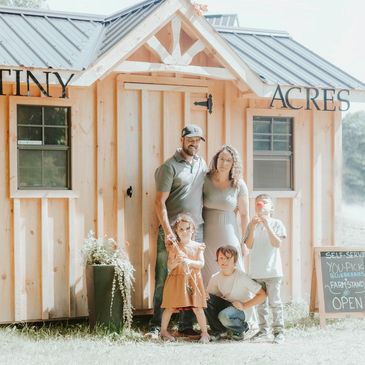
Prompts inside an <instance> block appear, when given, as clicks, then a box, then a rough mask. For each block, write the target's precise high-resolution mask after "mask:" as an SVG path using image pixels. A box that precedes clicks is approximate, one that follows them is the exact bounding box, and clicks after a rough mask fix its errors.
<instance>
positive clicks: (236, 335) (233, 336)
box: [230, 332, 245, 341]
mask: <svg viewBox="0 0 365 365" xmlns="http://www.w3.org/2000/svg"><path fill="white" fill-rule="evenodd" d="M230 337H231V339H232V340H235V341H243V340H244V339H245V335H244V334H243V333H240V332H232V333H231V336H230Z"/></svg>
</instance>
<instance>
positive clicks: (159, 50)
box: [146, 36, 176, 65]
mask: <svg viewBox="0 0 365 365" xmlns="http://www.w3.org/2000/svg"><path fill="white" fill-rule="evenodd" d="M146 44H147V46H148V48H149V49H150V50H151V51H152V52H153V53H156V54H157V55H158V56H159V57H160V59H161V61H162V62H163V63H165V64H167V65H171V64H174V63H176V61H175V59H174V58H173V57H172V56H171V55H170V53H169V52H168V51H167V50H166V48H165V47H164V45H163V44H162V43H161V42H160V41H159V40H158V39H157V38H156V37H155V36H153V37H151V38H150V39H149V40H148V41H147V43H146Z"/></svg>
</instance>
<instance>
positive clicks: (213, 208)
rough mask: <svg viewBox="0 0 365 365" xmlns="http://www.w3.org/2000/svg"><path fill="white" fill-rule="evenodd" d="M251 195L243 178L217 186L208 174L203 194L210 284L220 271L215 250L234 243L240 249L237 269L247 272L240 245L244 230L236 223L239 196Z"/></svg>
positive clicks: (206, 268) (205, 275) (204, 271)
mask: <svg viewBox="0 0 365 365" xmlns="http://www.w3.org/2000/svg"><path fill="white" fill-rule="evenodd" d="M247 194H248V190H247V186H246V184H245V182H244V181H243V180H240V181H239V184H238V187H237V188H235V187H229V188H226V189H221V188H219V187H217V186H215V185H214V183H213V181H212V180H211V178H210V176H206V178H205V182H204V187H203V197H204V210H203V216H204V242H205V244H206V249H205V254H204V259H205V264H204V267H203V269H202V274H203V280H204V283H205V285H208V281H209V279H210V277H211V276H212V275H213V274H214V273H216V272H217V271H219V266H218V264H217V258H216V251H217V249H218V248H219V247H220V246H225V245H231V246H234V247H235V248H236V249H237V251H238V260H237V268H238V269H241V270H242V271H244V265H243V259H242V249H241V244H240V238H241V232H240V230H239V227H238V222H237V210H236V209H237V206H238V198H239V197H240V196H245V195H247Z"/></svg>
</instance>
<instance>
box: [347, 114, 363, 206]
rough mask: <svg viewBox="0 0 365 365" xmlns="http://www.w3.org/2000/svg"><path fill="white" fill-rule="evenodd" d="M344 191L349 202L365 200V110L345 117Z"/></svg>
mask: <svg viewBox="0 0 365 365" xmlns="http://www.w3.org/2000/svg"><path fill="white" fill-rule="evenodd" d="M342 143H343V193H344V198H345V200H346V201H348V202H355V201H357V202H363V201H365V112H363V111H360V112H356V113H349V114H347V115H346V117H345V118H344V119H343V130H342Z"/></svg>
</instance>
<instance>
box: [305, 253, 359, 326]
mask: <svg viewBox="0 0 365 365" xmlns="http://www.w3.org/2000/svg"><path fill="white" fill-rule="evenodd" d="M314 258H315V262H314V266H313V268H314V271H313V277H312V291H311V309H310V311H311V312H313V311H314V310H315V298H316V296H317V295H318V304H319V313H320V322H321V326H322V327H323V326H324V325H325V319H326V318H340V317H365V248H363V249H362V248H359V249H352V248H344V247H316V248H315V249H314Z"/></svg>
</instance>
